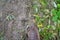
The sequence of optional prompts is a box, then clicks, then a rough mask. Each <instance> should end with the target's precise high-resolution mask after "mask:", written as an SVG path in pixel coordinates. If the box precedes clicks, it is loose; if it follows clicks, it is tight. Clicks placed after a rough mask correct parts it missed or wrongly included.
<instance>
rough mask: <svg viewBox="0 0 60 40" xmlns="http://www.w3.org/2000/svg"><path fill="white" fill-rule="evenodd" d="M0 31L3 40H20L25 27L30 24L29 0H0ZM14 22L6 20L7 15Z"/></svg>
mask: <svg viewBox="0 0 60 40" xmlns="http://www.w3.org/2000/svg"><path fill="white" fill-rule="evenodd" d="M0 3H1V4H0V15H1V16H0V30H2V31H4V40H22V35H23V34H24V33H25V29H26V27H27V25H29V24H30V23H31V21H30V20H31V12H30V6H31V0H0ZM10 14H12V15H14V16H15V18H14V20H9V21H8V20H7V19H6V17H7V16H8V15H10Z"/></svg>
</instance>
